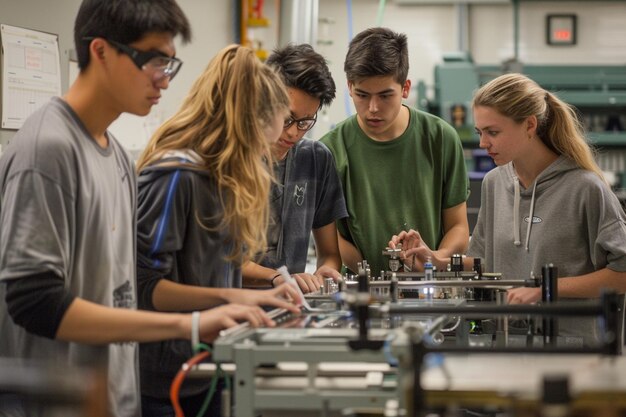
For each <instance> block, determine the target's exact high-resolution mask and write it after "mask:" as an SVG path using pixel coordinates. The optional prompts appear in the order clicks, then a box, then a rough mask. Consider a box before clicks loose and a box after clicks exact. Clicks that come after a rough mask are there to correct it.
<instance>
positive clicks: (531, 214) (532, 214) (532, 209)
mask: <svg viewBox="0 0 626 417" xmlns="http://www.w3.org/2000/svg"><path fill="white" fill-rule="evenodd" d="M535 191H537V180H535V185H534V186H533V196H532V198H531V199H530V211H529V213H528V227H527V228H526V245H525V247H526V252H528V242H529V241H530V228H531V227H532V225H533V218H534V217H535Z"/></svg>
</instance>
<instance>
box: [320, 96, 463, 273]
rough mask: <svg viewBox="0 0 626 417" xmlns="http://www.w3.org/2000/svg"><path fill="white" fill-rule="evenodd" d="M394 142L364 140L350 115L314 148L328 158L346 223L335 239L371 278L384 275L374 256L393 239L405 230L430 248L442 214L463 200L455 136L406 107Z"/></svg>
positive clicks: (439, 234)
mask: <svg viewBox="0 0 626 417" xmlns="http://www.w3.org/2000/svg"><path fill="white" fill-rule="evenodd" d="M409 110H410V122H409V126H408V128H407V129H406V131H405V132H404V133H403V134H402V135H401V136H399V137H398V138H396V139H393V140H391V141H387V142H378V141H375V140H372V139H371V138H369V137H368V136H367V135H366V134H365V133H364V132H363V130H361V128H360V127H359V124H358V122H357V118H356V116H352V117H350V118H348V119H346V120H344V121H343V122H342V123H340V124H339V125H337V127H336V128H335V129H333V130H332V131H330V132H329V133H327V134H326V135H325V136H324V137H323V138H322V139H321V141H322V142H323V143H324V144H325V145H326V146H328V148H329V149H330V150H331V152H332V153H333V156H334V157H335V163H336V165H337V172H338V173H339V178H340V179H341V182H342V185H343V190H344V194H345V196H346V204H347V208H348V215H349V217H348V218H346V219H342V220H339V221H338V223H337V227H338V230H339V232H340V233H341V235H342V236H343V237H344V238H346V239H347V240H348V241H350V242H352V243H354V244H355V245H356V247H357V248H358V249H359V250H360V252H361V254H362V255H363V258H364V259H365V260H367V262H368V263H369V265H370V267H371V271H372V275H378V274H379V273H380V271H381V270H388V269H389V267H388V264H387V261H388V258H387V257H385V256H384V255H382V251H383V250H384V249H385V247H387V243H388V242H389V239H390V238H391V236H393V235H394V234H397V233H399V232H400V231H402V230H408V229H410V228H412V229H416V230H417V231H419V232H420V234H421V236H422V239H423V240H424V242H426V244H427V245H428V246H429V247H430V248H432V249H436V248H437V247H438V246H439V243H440V242H441V239H442V238H443V218H442V212H443V209H446V208H450V207H454V206H456V205H458V204H461V203H462V202H464V201H466V200H467V197H468V195H469V181H468V178H467V171H466V169H465V160H464V157H463V148H462V146H461V141H460V140H459V137H458V135H457V133H456V131H455V130H454V129H453V128H452V127H451V126H450V125H448V124H447V123H446V122H444V121H443V120H442V119H440V118H438V117H436V116H433V115H431V114H428V113H425V112H421V111H418V110H415V109H412V108H409Z"/></svg>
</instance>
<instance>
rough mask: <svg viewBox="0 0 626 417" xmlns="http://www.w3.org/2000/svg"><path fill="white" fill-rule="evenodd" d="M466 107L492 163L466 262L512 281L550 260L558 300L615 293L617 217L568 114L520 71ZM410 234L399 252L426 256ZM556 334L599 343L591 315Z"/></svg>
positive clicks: (537, 291)
mask: <svg viewBox="0 0 626 417" xmlns="http://www.w3.org/2000/svg"><path fill="white" fill-rule="evenodd" d="M473 109H474V122H475V126H476V132H477V134H478V136H479V137H480V147H481V148H483V149H485V150H486V151H487V152H488V154H489V156H490V157H491V158H493V160H494V162H495V163H496V165H497V167H496V168H495V169H493V170H492V171H490V172H488V173H487V174H486V175H485V178H484V180H483V184H482V191H481V204H480V212H479V215H478V221H477V224H476V227H475V228H474V231H473V233H472V239H471V242H470V246H469V249H468V252H467V254H468V257H467V258H466V260H465V262H466V264H467V265H466V266H467V267H470V266H471V264H472V262H473V257H479V258H482V259H483V260H484V261H485V264H484V266H485V271H488V272H501V273H502V274H503V276H505V277H506V278H507V279H520V280H521V279H528V278H529V277H530V276H531V274H533V275H534V276H537V277H539V276H541V272H542V267H543V266H544V265H546V264H549V263H551V264H553V265H555V266H556V267H557V268H558V275H559V279H558V295H559V298H560V299H587V298H596V297H599V296H600V293H601V292H602V291H603V290H613V291H616V292H618V293H620V294H623V293H624V292H625V291H626V226H625V221H626V219H625V218H624V212H623V210H622V207H621V206H620V203H619V201H618V199H617V197H616V196H615V194H614V193H613V192H612V191H611V189H610V188H609V186H608V185H607V183H606V181H605V179H604V177H603V175H602V171H601V170H600V169H599V168H598V166H597V164H596V163H595V161H594V156H593V150H592V148H591V147H590V146H589V145H588V143H587V141H586V140H585V135H584V130H583V128H582V126H581V123H580V122H579V120H578V118H577V116H576V112H575V110H574V109H573V108H572V107H570V106H569V105H568V104H566V103H564V102H563V101H562V100H560V99H559V98H558V97H557V96H556V95H555V94H553V93H551V92H548V91H546V90H544V89H543V88H542V87H540V86H539V85H538V84H537V83H536V82H534V81H533V80H531V79H529V78H528V77H526V76H524V75H521V74H506V75H502V76H500V77H498V78H496V79H494V80H492V81H491V82H489V83H487V84H485V85H484V86H483V87H482V88H480V89H479V90H478V92H477V93H476V94H475V96H474V100H473ZM402 237H403V238H406V236H402ZM412 238H413V243H412V244H411V245H412V246H417V247H416V248H415V249H413V250H411V251H407V256H409V255H411V254H413V253H416V254H419V256H425V254H427V253H428V250H427V249H426V248H424V247H423V245H420V244H419V243H418V242H417V239H415V238H416V237H415V236H413V237H412ZM405 240H407V241H408V240H409V239H405ZM420 246H421V247H420ZM441 261H442V260H441V259H437V260H436V263H438V264H439V266H442V265H443V264H441ZM540 300H541V288H516V289H512V290H509V291H508V301H509V303H511V304H522V303H525V304H527V303H534V302H537V301H540ZM622 303H623V300H622ZM559 328H560V335H563V336H570V337H572V338H571V339H570V340H572V341H578V342H582V343H583V344H585V345H594V344H596V345H597V343H598V340H599V339H600V338H601V335H600V334H599V328H598V326H597V320H594V319H591V318H576V319H560V320H559ZM615 336H616V337H620V336H621V335H615Z"/></svg>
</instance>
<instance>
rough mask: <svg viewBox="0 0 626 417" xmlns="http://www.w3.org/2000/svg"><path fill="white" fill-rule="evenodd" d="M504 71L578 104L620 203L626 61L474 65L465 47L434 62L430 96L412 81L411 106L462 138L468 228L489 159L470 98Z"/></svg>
mask: <svg viewBox="0 0 626 417" xmlns="http://www.w3.org/2000/svg"><path fill="white" fill-rule="evenodd" d="M507 72H519V73H523V74H525V75H527V76H528V77H530V78H531V79H533V80H535V81H536V82H537V83H538V84H539V85H541V86H542V87H543V88H545V89H547V90H549V91H552V92H554V93H555V94H556V95H558V96H559V97H560V98H561V99H562V100H564V101H566V102H567V103H569V104H571V105H573V106H575V107H576V108H577V109H578V111H579V112H580V117H581V120H582V121H583V123H584V125H585V128H586V130H587V132H588V138H589V141H590V142H591V143H592V144H594V145H595V146H596V149H597V150H598V155H597V162H598V165H599V166H600V168H601V169H602V170H603V171H604V172H605V175H606V177H607V180H608V181H609V183H611V184H612V185H613V188H614V190H615V193H616V195H617V196H618V198H619V199H620V200H621V201H622V203H623V204H624V203H626V65H586V66H583V65H579V66H574V65H523V64H522V63H520V62H518V61H514V60H512V61H508V62H505V63H504V64H503V65H501V66H496V65H491V66H490V65H476V64H474V62H473V60H472V58H471V56H470V55H469V53H467V52H455V53H449V54H446V55H444V57H443V64H441V65H438V66H436V67H435V74H434V81H435V85H434V92H433V94H432V97H428V95H427V87H426V85H425V84H424V82H423V81H419V82H418V85H417V93H418V101H417V105H418V108H420V109H421V110H424V111H427V112H429V113H433V114H436V115H438V116H440V117H441V118H443V119H444V120H446V121H447V122H449V123H450V124H451V125H452V126H454V127H455V128H456V129H457V132H458V133H459V137H460V138H461V141H462V142H463V145H464V147H465V150H466V152H465V153H466V157H465V161H466V164H467V167H468V171H469V177H470V187H471V190H472V192H471V195H470V200H468V218H469V222H470V230H471V228H472V227H473V223H474V222H475V219H476V217H477V214H478V207H479V206H480V184H481V181H482V177H483V175H484V172H485V171H488V170H489V169H490V168H491V167H493V163H492V161H491V159H490V158H488V157H487V156H486V155H485V153H484V152H481V150H480V149H478V135H476V133H475V131H474V119H473V115H472V108H471V100H472V96H473V94H474V92H475V91H476V90H477V89H478V88H479V87H480V86H481V85H483V84H485V83H487V82H488V81H490V80H492V79H493V78H495V77H497V76H499V75H501V74H504V73H507ZM624 205H625V206H626V204H624Z"/></svg>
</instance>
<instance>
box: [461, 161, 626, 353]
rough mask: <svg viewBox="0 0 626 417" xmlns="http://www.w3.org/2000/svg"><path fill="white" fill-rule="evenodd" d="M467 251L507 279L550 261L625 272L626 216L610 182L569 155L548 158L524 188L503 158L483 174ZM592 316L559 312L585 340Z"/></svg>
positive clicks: (568, 328)
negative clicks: (550, 159)
mask: <svg viewBox="0 0 626 417" xmlns="http://www.w3.org/2000/svg"><path fill="white" fill-rule="evenodd" d="M531 219H532V220H531ZM468 255H469V256H473V257H480V258H483V260H485V271H490V272H501V273H502V274H503V277H505V278H506V279H526V278H528V277H530V276H531V275H534V276H537V277H540V276H541V268H542V266H544V265H546V264H548V263H551V264H553V265H555V266H556V267H558V275H559V277H571V276H579V275H584V274H587V273H590V272H593V271H596V270H599V269H602V268H605V267H606V268H609V269H611V270H614V271H620V272H624V271H626V219H625V217H624V212H623V210H622V208H621V206H620V203H619V201H618V199H617V197H616V196H615V194H614V193H613V192H612V191H611V190H610V189H609V187H608V186H606V184H604V183H603V182H602V180H601V179H600V178H599V177H598V176H597V175H595V174H594V173H593V172H590V171H587V170H583V169H581V168H579V167H578V166H577V165H576V164H575V163H574V162H573V161H571V160H570V159H569V158H567V157H564V156H561V157H559V158H558V159H557V160H556V161H554V162H553V163H552V164H551V165H550V166H548V167H547V168H546V169H545V170H544V171H543V172H542V173H541V174H539V176H538V177H537V179H536V180H535V182H534V183H533V184H531V185H530V186H529V188H528V189H525V188H524V187H523V186H522V185H521V184H520V183H519V180H518V178H517V175H516V173H515V170H514V168H513V164H512V163H508V164H506V165H504V166H501V167H498V168H496V169H494V170H492V171H491V172H489V173H488V174H487V175H486V176H485V178H484V180H483V184H482V191H481V205H480V212H479V214H478V221H477V224H476V227H475V228H474V231H473V233H472V239H471V242H470V246H469V250H468ZM622 304H623V300H622ZM596 322H597V320H595V319H586V318H584V319H581V318H575V319H561V320H560V321H559V326H560V334H561V335H563V336H582V337H583V339H584V341H585V344H589V342H590V341H593V340H597V335H598V328H597V324H596ZM592 343H593V342H592Z"/></svg>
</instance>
